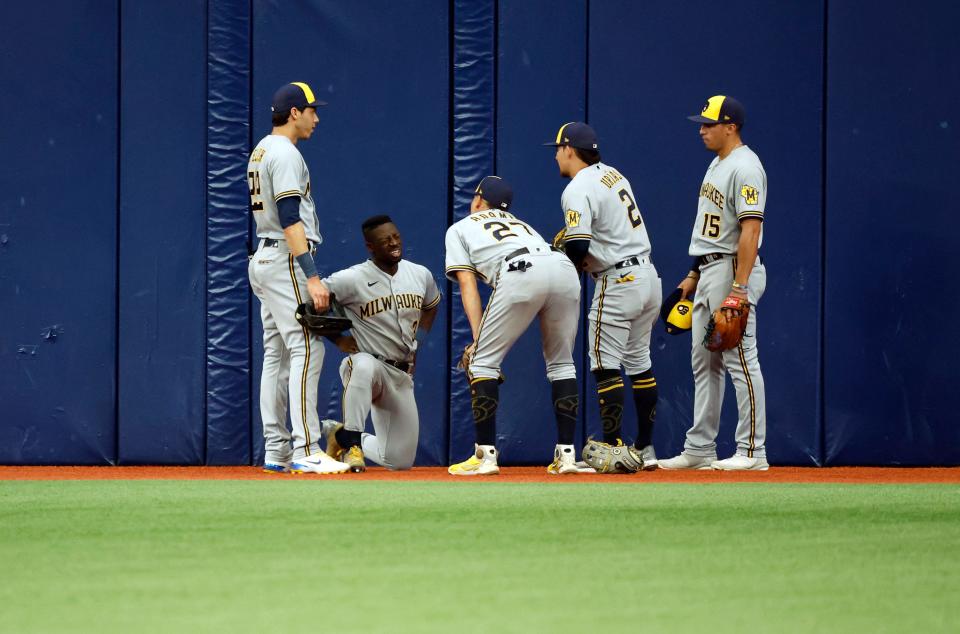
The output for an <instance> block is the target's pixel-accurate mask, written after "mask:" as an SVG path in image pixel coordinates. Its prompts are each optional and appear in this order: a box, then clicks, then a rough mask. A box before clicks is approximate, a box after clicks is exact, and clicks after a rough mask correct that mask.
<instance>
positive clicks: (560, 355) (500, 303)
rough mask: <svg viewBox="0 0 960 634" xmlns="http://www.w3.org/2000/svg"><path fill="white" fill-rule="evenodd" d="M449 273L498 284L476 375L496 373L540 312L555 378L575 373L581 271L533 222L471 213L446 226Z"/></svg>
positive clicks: (482, 332) (473, 367) (483, 326)
mask: <svg viewBox="0 0 960 634" xmlns="http://www.w3.org/2000/svg"><path fill="white" fill-rule="evenodd" d="M446 248H447V254H446V275H447V277H448V278H450V279H451V280H454V281H456V279H457V277H456V272H457V271H473V272H474V273H475V274H476V275H477V276H478V277H479V278H480V279H481V280H483V281H484V282H486V283H487V284H489V285H490V286H492V287H493V289H494V290H493V293H491V295H490V299H489V300H488V301H487V306H486V309H485V310H484V313H483V319H482V320H481V322H480V329H479V332H478V334H477V348H476V352H475V353H474V355H473V360H472V361H471V363H470V368H469V371H470V375H471V376H473V377H475V378H481V377H482V378H490V379H493V378H497V377H498V376H499V375H500V366H501V364H502V363H503V359H504V358H505V357H506V355H507V352H509V351H510V348H511V347H513V344H514V343H515V342H516V340H517V339H518V338H519V337H520V335H521V334H523V332H524V331H525V330H526V329H527V327H528V326H529V325H530V323H531V322H532V321H533V319H534V318H536V317H539V318H540V334H541V338H542V345H543V356H544V359H545V360H546V362H547V378H548V379H549V380H550V381H556V380H560V379H574V378H576V376H577V375H576V368H575V367H574V365H573V345H574V340H575V339H576V336H577V322H578V321H579V309H580V276H579V275H578V274H577V272H576V270H575V269H574V267H573V263H571V262H570V259H569V258H567V256H565V255H563V254H562V253H558V252H556V251H553V250H552V249H551V248H550V246H549V245H548V244H547V243H546V242H545V241H544V240H543V238H542V237H541V236H540V234H539V233H537V232H536V231H535V230H534V229H533V228H532V227H530V225H528V224H527V223H525V222H523V221H522V220H520V219H518V218H517V217H515V216H514V215H513V214H511V213H509V212H506V211H496V210H485V211H478V212H475V213H472V214H470V215H469V216H467V217H466V218H463V219H461V220H459V221H458V222H456V223H454V224H453V225H451V226H450V228H449V229H447V236H446Z"/></svg>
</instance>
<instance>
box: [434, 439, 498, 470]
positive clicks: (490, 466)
mask: <svg viewBox="0 0 960 634" xmlns="http://www.w3.org/2000/svg"><path fill="white" fill-rule="evenodd" d="M476 448H477V450H476V453H475V454H474V455H472V456H470V457H469V458H467V459H466V460H464V461H463V462H458V463H457V464H455V465H450V468H449V469H447V473H449V474H450V475H456V476H477V475H497V474H498V473H500V466H499V465H498V464H497V450H496V449H494V448H493V447H492V446H490V445H476Z"/></svg>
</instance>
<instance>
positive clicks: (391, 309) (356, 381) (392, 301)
mask: <svg viewBox="0 0 960 634" xmlns="http://www.w3.org/2000/svg"><path fill="white" fill-rule="evenodd" d="M324 282H325V283H326V284H327V286H328V287H329V288H330V291H331V292H332V293H334V294H335V295H336V296H337V301H338V302H340V304H341V305H342V306H343V307H344V309H345V311H346V313H347V316H348V317H350V319H351V321H353V328H352V329H351V330H352V332H353V336H354V338H355V339H356V340H357V347H358V348H359V349H360V352H359V353H355V354H352V355H350V356H348V357H347V358H346V359H344V360H343V362H342V363H341V365H340V378H341V380H342V381H343V423H344V427H345V428H346V429H348V430H352V431H360V432H362V431H363V430H364V428H365V427H366V422H367V416H368V415H370V418H371V420H372V423H373V428H374V433H373V434H363V435H362V436H361V448H362V449H363V453H364V456H365V457H367V458H368V459H370V460H372V461H373V462H375V463H377V464H379V465H381V466H384V467H387V468H388V469H409V468H410V467H411V466H412V465H413V461H414V458H415V457H416V453H417V439H418V437H419V433H420V418H419V413H418V411H417V402H416V399H415V398H414V394H413V378H412V377H411V376H410V375H409V374H407V373H406V372H403V371H401V370H399V369H398V368H396V367H394V366H392V365H388V364H387V363H384V362H383V361H382V360H381V359H389V360H393V361H405V362H408V363H409V362H412V361H413V359H414V355H415V354H416V349H417V342H416V339H415V338H416V335H417V327H418V325H419V323H420V315H421V311H423V310H429V309H431V308H434V307H435V306H437V304H439V303H440V297H441V295H440V290H439V289H438V288H437V283H436V281H435V280H434V279H433V275H431V274H430V271H429V270H428V269H427V268H426V267H423V266H420V265H419V264H414V263H413V262H408V261H407V260H401V261H400V262H399V264H398V266H397V272H396V273H394V274H393V275H390V274H388V273H386V272H384V271H382V270H381V269H380V268H379V267H377V265H376V264H374V263H373V261H372V260H367V261H366V262H363V263H362V264H357V265H355V266H352V267H350V268H349V269H344V270H342V271H337V272H336V273H334V274H333V275H331V276H330V277H328V278H327V279H325V280H324Z"/></svg>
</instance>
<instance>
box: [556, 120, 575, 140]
mask: <svg viewBox="0 0 960 634" xmlns="http://www.w3.org/2000/svg"><path fill="white" fill-rule="evenodd" d="M571 123H575V122H574V121H570V122H568V123H564V124H563V125H562V126H560V129H559V130H557V140H556V141H554V143H556V144H558V145H559V144H560V139H562V138H563V129H564V128H566V127H567V126H568V125H570V124H571Z"/></svg>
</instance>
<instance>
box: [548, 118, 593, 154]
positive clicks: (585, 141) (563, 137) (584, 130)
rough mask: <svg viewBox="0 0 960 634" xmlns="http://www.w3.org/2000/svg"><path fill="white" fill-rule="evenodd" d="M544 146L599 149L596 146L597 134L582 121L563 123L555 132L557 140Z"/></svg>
mask: <svg viewBox="0 0 960 634" xmlns="http://www.w3.org/2000/svg"><path fill="white" fill-rule="evenodd" d="M544 145H552V146H559V145H569V146H570V147H576V148H580V149H581V150H597V149H599V147H598V146H597V133H596V132H594V131H593V128H591V127H590V126H588V125H587V124H586V123H583V122H582V121H571V122H570V123H564V124H563V125H562V126H560V129H559V130H558V131H557V138H556V139H554V140H553V141H549V142H547V143H544Z"/></svg>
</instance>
